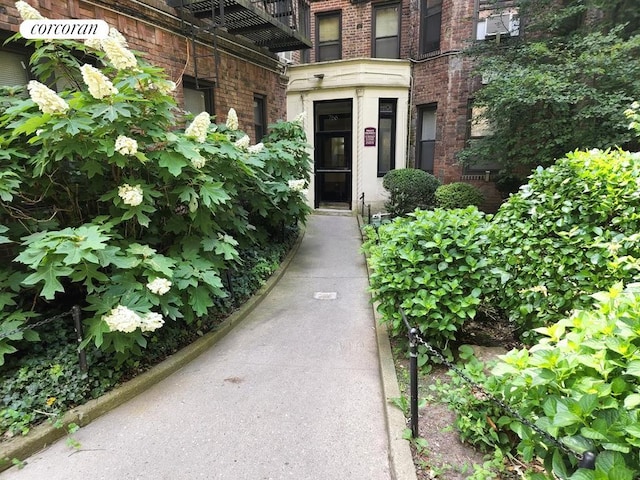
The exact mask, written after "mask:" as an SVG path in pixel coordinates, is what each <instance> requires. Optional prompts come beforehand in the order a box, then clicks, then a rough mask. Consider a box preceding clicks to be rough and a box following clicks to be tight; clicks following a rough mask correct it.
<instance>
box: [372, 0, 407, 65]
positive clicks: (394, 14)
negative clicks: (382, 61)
mask: <svg viewBox="0 0 640 480" xmlns="http://www.w3.org/2000/svg"><path fill="white" fill-rule="evenodd" d="M400 18H401V15H400V4H399V3H395V4H390V5H379V6H375V7H374V9H373V37H374V38H373V57H375V58H400Z"/></svg>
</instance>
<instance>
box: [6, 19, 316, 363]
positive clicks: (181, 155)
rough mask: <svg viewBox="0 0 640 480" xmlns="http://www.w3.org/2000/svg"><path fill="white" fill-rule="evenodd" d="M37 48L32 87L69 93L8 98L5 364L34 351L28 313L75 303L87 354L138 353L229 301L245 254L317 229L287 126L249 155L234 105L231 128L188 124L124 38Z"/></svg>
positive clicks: (10, 93) (299, 139)
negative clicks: (309, 220) (231, 280)
mask: <svg viewBox="0 0 640 480" xmlns="http://www.w3.org/2000/svg"><path fill="white" fill-rule="evenodd" d="M30 43H31V44H33V46H34V47H35V52H34V54H33V56H32V58H31V66H32V70H33V71H34V73H35V75H36V76H37V77H38V78H39V79H40V80H42V82H47V81H52V80H55V83H56V84H58V85H60V84H64V85H69V87H68V89H67V90H64V91H62V92H60V93H59V94H58V93H56V92H54V91H52V90H49V89H48V88H47V87H46V86H45V85H44V84H43V83H39V82H37V81H32V82H30V83H29V87H28V90H29V95H26V92H25V91H24V89H16V88H14V89H5V90H4V94H3V96H2V98H0V167H1V168H0V170H1V171H2V174H1V175H2V182H0V243H3V244H6V245H5V246H7V247H8V248H9V249H10V251H11V252H12V256H13V257H15V261H13V262H11V263H7V264H4V265H3V266H2V267H0V287H1V288H2V291H3V295H2V296H0V306H2V307H3V308H2V311H1V313H0V335H1V336H0V364H1V363H2V361H3V360H4V355H5V354H7V353H11V352H14V351H15V349H16V347H15V345H16V342H17V341H20V340H22V339H31V340H35V339H37V334H36V333H35V332H32V331H29V330H28V321H29V320H30V319H31V318H32V317H33V318H37V317H39V316H45V317H46V316H50V315H51V313H55V312H51V311H50V309H51V305H52V304H60V303H68V302H71V301H72V302H74V303H81V304H82V305H83V308H84V311H85V313H88V315H86V317H87V319H86V325H85V331H86V333H87V335H86V341H87V342H93V343H94V344H95V345H96V346H98V347H99V348H102V349H103V350H105V351H108V352H116V354H117V355H118V356H119V357H120V358H121V359H124V358H126V357H127V356H128V355H135V354H140V353H141V349H142V348H144V347H145V346H146V345H147V338H148V336H149V334H150V331H152V330H154V329H156V328H159V327H160V326H161V325H162V323H163V322H165V321H174V322H182V323H186V324H191V323H193V322H195V321H196V320H197V319H198V318H202V317H205V316H206V315H207V314H208V313H209V312H210V311H211V309H212V308H214V307H215V306H216V303H217V302H218V300H219V299H220V298H223V297H224V296H225V295H227V292H226V291H225V288H224V285H223V281H222V278H221V276H222V274H223V272H224V271H227V270H229V269H230V268H232V267H234V266H238V265H242V263H243V259H242V258H241V257H240V255H239V253H238V252H239V249H240V248H248V247H251V246H259V245H261V244H264V243H265V242H268V241H271V240H272V239H274V238H277V236H278V235H282V234H283V233H284V231H285V229H287V228H289V227H291V226H294V225H296V224H297V223H298V222H303V221H304V220H305V218H306V215H307V214H308V213H309V211H310V210H309V207H308V206H307V205H306V202H305V198H304V195H303V194H302V191H303V188H304V187H305V186H306V185H307V184H308V181H309V157H308V153H307V145H306V143H305V138H304V132H303V130H302V127H301V126H300V125H299V124H296V122H293V123H284V122H283V123H281V124H279V125H277V126H275V127H274V132H273V134H272V135H270V136H268V137H267V138H266V139H265V142H264V144H262V143H260V144H257V145H250V140H249V137H248V136H247V135H245V134H244V132H242V130H240V127H239V124H238V118H237V115H236V114H235V111H234V110H233V109H231V110H230V111H229V114H228V118H227V121H226V123H225V124H219V125H215V124H211V123H210V116H209V115H208V114H207V113H206V112H202V113H200V114H198V115H197V116H196V117H195V118H193V119H191V116H190V115H186V116H185V112H181V111H180V110H179V109H178V107H177V104H176V101H175V99H174V98H173V96H172V93H171V92H172V90H173V88H175V85H174V84H173V82H170V81H169V80H168V79H167V78H166V77H165V76H164V74H163V73H162V72H161V71H160V69H158V68H156V67H153V66H151V65H149V64H147V63H146V62H145V61H144V60H142V59H140V58H137V57H136V56H135V55H134V54H133V53H132V52H131V51H129V50H128V49H127V47H126V42H125V41H124V39H122V36H121V35H120V34H119V33H118V32H117V31H114V30H112V32H111V36H110V37H109V39H107V40H103V41H102V42H99V44H95V43H90V42H86V44H85V43H79V42H74V41H52V42H43V41H33V42H30ZM107 47H108V48H107ZM79 59H80V60H79ZM89 59H93V60H89ZM84 60H87V61H93V63H94V64H97V65H100V66H101V68H100V69H97V68H94V67H91V66H90V65H87V64H85V65H83V64H82V63H83V61H84ZM176 113H179V115H180V117H179V118H180V119H182V118H187V119H188V120H190V121H189V122H188V124H187V125H186V126H185V125H183V122H182V120H177V119H176V117H175V114H176ZM185 127H186V128H185ZM5 292H6V293H5ZM34 299H36V301H35V302H34ZM34 304H35V308H34ZM5 306H9V307H10V308H4V307H5Z"/></svg>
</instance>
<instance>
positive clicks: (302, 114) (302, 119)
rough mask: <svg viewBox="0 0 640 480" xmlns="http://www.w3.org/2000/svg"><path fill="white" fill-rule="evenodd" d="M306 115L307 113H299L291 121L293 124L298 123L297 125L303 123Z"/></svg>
mask: <svg viewBox="0 0 640 480" xmlns="http://www.w3.org/2000/svg"><path fill="white" fill-rule="evenodd" d="M306 115H307V112H304V111H303V112H300V113H299V114H298V115H297V116H296V118H294V119H293V121H294V122H298V123H303V122H304V117H305V116H306Z"/></svg>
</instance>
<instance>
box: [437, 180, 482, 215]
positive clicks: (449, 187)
mask: <svg viewBox="0 0 640 480" xmlns="http://www.w3.org/2000/svg"><path fill="white" fill-rule="evenodd" d="M435 199H436V206H437V207H440V208H448V209H452V208H466V207H469V206H472V205H473V206H474V207H479V206H480V205H482V202H484V195H483V194H482V192H481V191H480V190H479V189H478V188H477V187H475V186H473V185H471V184H470V183H464V182H455V183H447V184H446V185H441V186H439V187H438V188H437V190H436V192H435Z"/></svg>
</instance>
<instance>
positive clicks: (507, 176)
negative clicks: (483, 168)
mask: <svg viewBox="0 0 640 480" xmlns="http://www.w3.org/2000/svg"><path fill="white" fill-rule="evenodd" d="M524 183H526V180H525V179H523V178H522V177H520V176H519V175H516V174H515V173H513V172H510V171H508V170H500V172H498V175H497V177H496V180H495V185H496V189H497V190H498V191H499V192H500V196H501V197H502V198H509V195H511V194H512V193H516V192H517V191H518V190H519V189H520V187H521V186H522V185H523V184H524Z"/></svg>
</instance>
